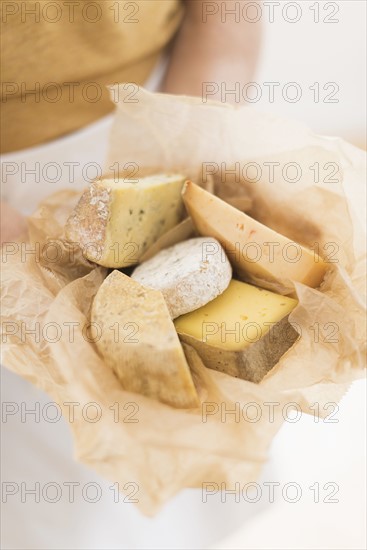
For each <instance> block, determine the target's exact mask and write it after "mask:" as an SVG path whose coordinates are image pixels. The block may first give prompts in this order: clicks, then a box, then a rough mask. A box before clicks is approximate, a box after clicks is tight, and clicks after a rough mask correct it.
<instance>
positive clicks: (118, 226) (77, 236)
mask: <svg viewBox="0 0 367 550" xmlns="http://www.w3.org/2000/svg"><path fill="white" fill-rule="evenodd" d="M183 183H184V177H183V176H181V175H166V174H158V175H156V176H149V177H146V178H141V179H139V180H136V181H135V182H134V181H129V180H118V181H115V180H113V179H101V180H98V181H95V182H92V183H91V185H90V186H89V188H88V189H87V190H86V191H84V193H83V194H82V196H81V198H80V200H79V203H78V204H77V206H76V207H75V209H74V211H73V212H72V214H71V215H70V217H69V219H68V221H67V224H66V228H65V234H66V238H67V239H68V240H69V241H72V242H77V243H79V244H80V246H81V248H82V249H83V252H84V255H85V256H86V257H87V258H88V260H90V261H92V262H95V263H97V264H100V265H103V266H104V267H111V268H116V267H127V266H130V265H134V264H137V263H138V261H139V258H140V257H141V256H142V255H143V254H144V252H145V251H146V250H147V249H148V248H149V247H150V246H151V245H152V244H153V243H154V242H155V241H156V240H157V239H158V238H159V237H160V236H161V235H163V234H164V233H165V232H166V231H168V230H169V229H171V228H172V227H174V226H175V225H176V224H178V223H179V221H180V220H181V219H182V217H183V211H184V208H183V202H182V197H181V190H182V186H183Z"/></svg>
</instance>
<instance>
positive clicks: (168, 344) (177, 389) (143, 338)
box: [91, 270, 199, 408]
mask: <svg viewBox="0 0 367 550" xmlns="http://www.w3.org/2000/svg"><path fill="white" fill-rule="evenodd" d="M91 320H92V322H93V323H96V326H98V327H99V328H100V334H101V336H100V338H99V339H98V340H97V341H96V346H97V348H98V350H99V352H100V353H101V355H102V356H103V358H104V360H105V362H106V364H107V365H108V366H109V367H110V368H112V369H113V371H114V372H115V374H116V375H117V377H118V378H119V380H120V381H121V384H122V386H123V388H124V389H125V390H126V391H131V392H135V393H140V394H142V395H145V396H147V397H151V398H153V399H157V400H159V401H161V402H163V403H166V404H168V405H171V406H173V407H177V408H195V407H198V406H199V399H198V395H197V392H196V389H195V385H194V383H193V380H192V376H191V372H190V369H189V366H188V364H187V362H186V359H185V355H184V352H183V349H182V346H181V344H180V341H179V339H178V336H177V333H176V330H175V327H174V325H173V323H172V321H171V318H170V316H169V313H168V309H167V306H166V304H165V301H164V298H163V296H162V293H161V292H159V291H156V290H151V289H147V288H144V287H143V286H141V285H140V284H139V283H137V282H136V281H133V280H132V279H131V278H130V277H128V276H127V275H124V274H123V273H121V272H120V271H117V270H115V271H113V272H112V273H111V274H110V275H109V276H108V277H107V278H106V279H105V280H104V282H103V283H102V285H101V287H100V288H99V290H98V292H97V295H96V297H95V299H94V302H93V306H92V314H91ZM116 331H117V335H118V337H117V338H116Z"/></svg>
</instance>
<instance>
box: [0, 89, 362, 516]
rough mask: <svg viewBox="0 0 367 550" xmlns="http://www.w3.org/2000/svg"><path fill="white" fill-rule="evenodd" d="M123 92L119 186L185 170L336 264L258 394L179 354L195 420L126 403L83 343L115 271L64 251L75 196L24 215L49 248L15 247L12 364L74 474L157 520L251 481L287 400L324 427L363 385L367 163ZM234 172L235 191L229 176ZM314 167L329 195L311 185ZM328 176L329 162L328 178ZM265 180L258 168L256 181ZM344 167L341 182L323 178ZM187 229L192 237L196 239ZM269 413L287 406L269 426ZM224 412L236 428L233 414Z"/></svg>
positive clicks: (271, 123) (303, 309)
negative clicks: (291, 166)
mask: <svg viewBox="0 0 367 550" xmlns="http://www.w3.org/2000/svg"><path fill="white" fill-rule="evenodd" d="M127 90H128V88H127ZM116 92H118V99H119V101H118V104H117V110H116V118H115V122H114V126H113V129H112V134H111V145H110V151H109V159H108V163H107V168H106V173H107V172H109V168H108V167H111V166H112V165H114V166H115V167H116V165H115V164H114V163H118V166H119V171H120V172H121V173H124V167H126V166H127V164H128V163H134V166H135V165H136V166H137V167H138V170H139V172H138V174H137V175H141V174H144V173H149V172H156V171H157V170H161V171H164V172H169V171H180V172H183V173H184V174H186V175H187V176H188V177H190V178H191V179H193V181H195V182H197V183H199V184H201V185H206V186H208V184H207V182H208V181H211V186H212V188H213V190H214V192H215V193H217V194H218V195H219V196H225V197H231V198H232V199H233V197H237V198H239V202H240V203H241V200H242V201H243V203H244V204H245V205H246V206H247V207H248V206H249V205H250V204H251V201H252V207H251V210H250V214H251V215H253V216H254V217H256V218H257V219H259V220H260V221H262V222H264V223H266V224H268V225H269V226H271V227H272V228H274V229H276V230H279V231H280V232H282V233H284V234H285V235H287V236H288V237H290V238H292V239H294V240H296V241H298V242H300V243H302V244H304V245H307V246H310V247H311V246H312V247H314V243H315V242H317V243H318V246H319V250H320V254H321V255H322V256H324V257H325V255H327V254H329V257H330V258H332V259H333V260H334V263H332V264H331V267H332V270H331V271H330V273H329V274H328V276H327V278H326V280H325V282H324V284H323V285H322V288H321V290H314V289H311V288H308V287H306V286H304V285H302V284H296V285H295V289H296V293H297V297H298V300H299V305H298V306H297V308H296V309H295V310H294V311H293V312H292V314H291V316H290V320H291V321H292V322H294V323H296V325H295V326H297V327H298V329H297V330H298V331H299V332H300V334H301V338H300V339H299V340H298V341H297V342H296V344H295V345H294V346H293V347H292V348H291V349H290V350H289V351H288V352H287V353H286V354H285V355H284V356H283V357H282V359H281V360H280V362H279V363H278V364H277V365H276V366H275V367H274V368H273V369H272V370H271V371H270V372H269V373H268V374H267V376H266V377H265V378H264V379H263V381H262V382H261V383H260V384H254V383H251V382H247V381H244V380H239V379H235V378H231V377H229V376H227V375H225V374H222V373H219V372H216V371H214V370H210V369H207V368H205V367H204V366H203V364H202V362H201V361H200V359H199V358H198V356H197V354H196V352H195V351H194V350H193V349H192V348H190V347H187V346H185V352H186V355H187V358H188V361H189V364H190V367H191V369H192V373H193V376H194V380H195V383H196V385H197V387H198V389H199V394H200V398H201V401H202V407H201V408H199V409H196V410H189V411H187V410H177V409H173V408H170V407H169V406H167V405H164V404H161V403H158V402H156V401H154V400H151V399H148V398H146V397H143V396H140V395H137V394H132V393H127V392H125V391H124V390H123V389H122V388H121V387H120V385H119V382H118V380H117V378H116V377H115V376H114V374H113V373H112V372H111V371H110V370H109V369H108V368H106V366H105V365H104V363H103V360H102V359H101V357H100V356H99V355H98V353H97V351H96V347H95V345H94V344H93V341H92V340H93V337H95V336H93V334H92V332H91V331H89V330H87V329H88V327H89V321H90V309H91V304H92V300H93V297H94V296H95V294H96V292H97V290H98V287H99V286H100V285H101V283H102V281H103V279H104V277H105V276H106V273H107V271H106V270H105V269H103V268H101V267H97V266H95V265H94V264H92V263H90V262H88V261H86V260H84V259H83V257H82V255H81V253H80V250H79V249H78V247H77V246H76V245H71V244H67V243H65V242H64V241H63V238H62V237H63V226H64V223H65V221H66V218H67V216H68V213H69V212H70V211H71V209H72V208H73V206H74V205H75V204H76V202H77V200H78V198H79V194H77V193H75V192H73V191H70V190H69V191H67V190H65V191H62V192H59V193H57V194H55V195H53V196H51V197H49V198H48V199H47V200H46V201H44V202H43V203H42V205H40V207H39V209H38V210H37V212H36V213H35V214H34V215H33V216H31V217H30V219H29V236H28V241H29V242H28V244H27V246H28V247H29V248H31V247H33V248H35V247H39V254H38V257H37V255H25V254H24V250H23V252H22V247H23V248H24V246H25V245H21V244H20V243H18V244H16V245H6V246H7V248H6V252H7V253H6V256H5V259H4V263H3V268H2V272H3V305H2V316H3V321H4V322H5V323H7V324H5V323H4V324H3V331H4V344H3V363H4V365H5V366H6V367H8V368H9V369H11V370H12V371H14V372H15V373H18V374H20V375H21V376H23V377H25V378H26V379H28V380H30V381H31V382H32V383H34V384H36V385H37V386H38V387H40V388H42V389H43V390H45V391H46V392H47V393H48V394H49V395H50V396H52V398H53V399H54V400H55V401H56V402H57V403H58V404H59V405H60V407H61V408H62V409H63V411H64V412H65V413H66V414H65V416H66V418H67V419H68V420H69V421H70V420H71V422H70V428H71V430H72V433H73V438H74V444H75V458H76V459H77V460H79V461H80V462H82V463H84V464H86V465H88V466H90V467H91V468H94V469H95V470H96V471H97V472H99V474H101V475H102V476H104V477H106V478H108V479H110V480H111V481H112V482H114V483H115V482H118V483H119V487H120V489H121V490H122V491H123V492H125V493H126V494H128V495H129V494H131V492H132V489H131V487H136V486H131V485H128V484H129V483H136V484H138V488H139V489H138V492H137V493H136V494H135V490H134V499H133V500H135V501H137V502H136V505H137V506H138V507H139V508H140V509H141V510H142V511H143V512H144V513H146V514H154V513H155V512H156V511H157V510H158V509H159V507H160V506H161V505H162V504H163V503H165V502H166V501H167V500H168V499H169V498H170V497H171V496H173V495H174V494H176V493H177V492H178V491H179V490H180V489H183V488H187V487H201V486H202V483H203V482H212V483H218V484H219V483H221V482H225V484H226V485H225V487H226V489H229V488H231V487H232V488H233V487H234V484H235V483H236V482H240V483H247V482H249V481H254V480H256V478H257V476H258V475H259V473H260V470H261V467H262V465H263V464H264V462H265V461H266V459H267V455H268V450H269V446H270V443H271V441H272V438H273V437H274V435H275V434H276V432H277V431H278V430H279V428H280V426H281V425H282V423H283V422H284V418H283V407H284V406H287V404H289V403H291V402H293V403H296V404H297V407H299V408H300V409H301V410H302V411H304V412H306V413H307V412H308V413H311V412H312V414H314V413H315V406H314V403H318V404H319V405H318V410H319V412H320V415H321V416H323V417H325V416H327V415H328V414H329V413H330V408H329V407H328V406H327V405H326V404H327V403H330V402H336V401H338V400H339V399H340V398H341V396H342V395H343V394H344V393H345V391H346V390H347V388H348V385H349V384H350V383H351V381H353V380H354V379H357V378H359V377H361V376H362V373H363V369H364V351H365V339H364V327H365V325H364V310H365V308H364V297H363V293H362V291H363V288H364V281H365V268H364V257H363V251H364V237H363V233H362V230H361V225H360V221H359V220H361V219H363V213H361V212H360V210H359V208H360V206H361V203H362V202H363V196H364V186H365V182H364V173H365V165H364V154H363V152H362V151H360V150H358V149H356V148H354V147H352V146H351V145H349V144H347V143H345V142H343V141H342V140H340V139H332V138H324V137H320V136H316V135H314V134H312V133H311V132H310V131H309V130H308V129H307V128H305V127H303V126H302V125H300V124H298V123H296V122H293V121H289V120H281V119H279V118H274V117H272V116H269V115H264V114H260V113H258V112H256V111H255V110H253V109H252V108H249V107H241V108H236V107H231V106H227V105H222V104H219V103H218V104H217V103H208V104H205V105H203V104H202V102H201V101H200V100H198V99H193V98H185V97H175V96H167V95H161V94H151V93H148V92H146V91H145V90H143V89H139V91H138V92H137V94H136V95H135V97H134V99H135V100H136V101H135V102H131V101H130V100H129V97H128V94H127V92H126V91H125V89H124V87H123V86H122V85H120V87H119V88H118V89H117V90H115V97H116ZM236 163H239V164H240V166H241V181H239V179H238V177H236V176H235V175H233V174H232V176H231V174H230V173H227V174H226V173H224V172H223V170H225V169H227V170H228V169H229V168H231V167H232V168H233V167H235V166H236ZM248 163H252V165H251V164H248ZM264 163H268V165H264ZM269 163H279V165H276V164H273V165H272V166H274V173H273V174H272V175H271V177H269V168H267V166H268V167H269V166H270V164H269ZM287 163H297V166H298V167H300V168H301V176H300V178H299V179H298V181H293V182H290V181H289V180H290V179H291V178H293V179H295V173H294V172H293V173H291V172H289V176H288V174H287V173H286V175H285V177H284V176H283V175H282V167H284V165H285V164H287ZM315 163H318V165H319V171H320V177H319V183H314V182H315V180H316V179H317V178H316V177H315V166H316V165H315ZM326 163H331V164H329V165H327V166H326V168H325V165H326ZM245 165H246V166H247V172H246V171H245V172H244V173H242V168H243V166H245ZM237 166H238V164H237ZM256 166H260V167H262V168H263V170H262V173H261V175H260V177H259V173H255V172H254V171H253V170H255V169H256ZM277 166H278V167H280V168H279V169H277ZM310 166H313V167H314V168H313V170H312V169H310ZM335 166H337V168H338V173H337V174H336V175H335V176H334V177H329V178H327V177H326V176H327V175H329V174H331V172H332V171H333V170H335ZM330 167H331V168H330ZM217 169H218V170H217ZM128 170H130V171H131V164H130V166H128ZM251 170H252V171H251ZM208 173H210V174H211V176H210V177H211V178H212V180H209V179H208V178H207V174H208ZM243 175H244V177H243ZM329 179H332V180H334V181H331V182H330V181H329ZM255 180H256V181H255ZM325 180H326V181H325ZM244 209H246V208H244ZM183 226H184V228H185V229H184V231H183V233H182V238H186V237H187V235H189V234H190V231H191V229H190V226H189V225H187V223H184V224H183ZM176 233H177V232H176ZM178 233H180V232H179V231H178ZM177 238H178V240H180V236H177V234H176V235H174V236H173V241H176V240H177ZM171 241H172V238H171V237H170V238H168V241H167V242H171ZM55 242H56V243H57V244H56V245H55ZM163 242H164V240H163ZM36 243H37V244H36ZM47 243H49V244H47ZM50 243H54V244H53V245H51V244H50ZM330 243H332V244H330ZM12 246H13V248H12ZM22 254H23V256H22ZM22 323H23V325H22ZM36 323H39V327H40V329H41V331H42V328H45V327H46V329H47V332H46V337H42V333H41V338H40V341H39V342H37V341H36V339H35V338H34V337H32V336H31V335H30V336H28V335H26V336H24V334H23V336H22V328H21V325H22V326H23V328H24V327H26V328H27V329H28V328H34V327H35V324H36ZM14 327H16V328H14ZM55 327H59V332H57V330H58V329H57V328H55ZM310 327H311V328H310ZM317 327H319V328H318V329H317ZM89 328H90V327H89ZM11 332H15V333H14V334H13V335H11V334H10V333H11ZM23 332H24V331H23ZM60 332H61V334H60ZM315 334H317V336H315ZM88 340H89V341H88ZM70 402H76V403H80V406H78V407H75V409H74V418H72V417H71V415H70V408H68V407H67V406H66V405H65V403H70ZM88 403H96V404H98V406H97V407H96V406H94V408H89V409H88V415H87V419H86V418H85V416H86V413H85V411H86V409H84V414H83V412H82V411H83V406H84V405H86V404H88ZM269 403H279V405H276V406H274V407H273V411H274V417H273V418H271V415H270V413H269V409H270V407H269ZM249 404H252V405H251V406H249ZM251 407H252V408H251ZM310 407H312V409H310ZM324 407H325V408H324ZM226 410H228V411H229V410H237V412H238V414H237V415H235V414H227V415H226V414H225V413H226ZM243 411H245V414H244V413H243ZM240 413H241V414H240ZM94 418H95V419H96V421H90V419H92V420H93V419H94Z"/></svg>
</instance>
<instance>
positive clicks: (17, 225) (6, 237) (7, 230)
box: [0, 201, 27, 245]
mask: <svg viewBox="0 0 367 550" xmlns="http://www.w3.org/2000/svg"><path fill="white" fill-rule="evenodd" d="M0 208H1V227H0V240H1V245H3V243H5V242H12V241H14V240H15V239H16V238H17V237H20V236H21V235H22V233H24V232H25V231H26V227H27V226H26V221H25V218H24V216H22V214H21V213H20V212H18V211H17V210H15V209H14V208H13V207H12V206H10V205H9V204H8V203H7V202H5V201H1V202H0Z"/></svg>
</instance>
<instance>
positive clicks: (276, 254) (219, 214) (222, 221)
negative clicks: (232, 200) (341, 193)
mask: <svg viewBox="0 0 367 550" xmlns="http://www.w3.org/2000/svg"><path fill="white" fill-rule="evenodd" d="M183 199H184V203H185V206H186V209H187V211H188V213H189V215H190V217H191V218H192V220H193V222H194V225H195V227H196V229H197V231H198V232H199V233H200V234H201V235H207V236H210V237H214V238H216V239H218V241H219V242H220V243H221V245H222V246H223V248H224V249H225V251H226V253H227V256H228V258H229V260H230V262H231V263H232V266H233V267H234V268H235V270H236V274H237V276H238V277H239V278H240V279H241V280H245V281H249V282H253V283H255V284H258V285H259V286H262V287H264V288H269V289H271V290H276V291H277V292H281V293H282V294H291V293H292V292H293V291H294V287H293V284H292V281H298V282H300V283H303V284H305V285H308V286H310V287H313V288H315V287H317V286H319V285H320V284H321V282H322V280H323V277H324V275H325V272H326V270H327V269H328V268H329V266H328V264H327V263H325V262H324V261H323V260H322V259H321V258H320V256H318V255H317V254H316V253H315V252H314V251H312V250H308V249H306V248H305V247H303V246H301V245H300V244H298V243H295V242H294V241H291V240H290V239H288V238H287V237H284V236H283V235H281V234H280V233H277V232H276V231H273V230H272V229H270V228H269V227H267V226H265V225H263V224H261V223H260V222H258V221H256V220H254V219H253V218H251V217H250V216H248V215H247V214H245V213H244V212H240V211H239V210H237V209H236V208H234V207H233V206H230V205H229V204H227V203H226V202H224V201H222V200H221V199H219V198H218V197H216V196H214V195H212V194H210V193H208V192H207V191H205V190H204V189H202V188H201V187H199V186H198V185H195V184H194V183H192V182H186V184H185V186H184V189H183Z"/></svg>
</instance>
